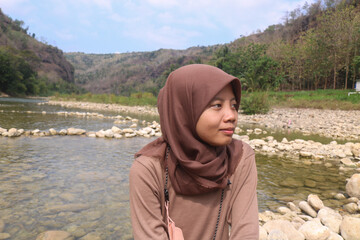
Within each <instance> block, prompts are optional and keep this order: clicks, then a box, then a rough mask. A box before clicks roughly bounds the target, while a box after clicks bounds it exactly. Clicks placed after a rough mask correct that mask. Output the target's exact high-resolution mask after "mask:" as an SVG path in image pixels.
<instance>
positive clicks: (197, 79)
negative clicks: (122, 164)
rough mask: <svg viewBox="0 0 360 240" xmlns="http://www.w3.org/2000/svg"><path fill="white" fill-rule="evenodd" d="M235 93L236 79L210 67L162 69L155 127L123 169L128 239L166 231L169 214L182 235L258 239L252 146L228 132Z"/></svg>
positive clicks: (238, 88) (233, 115) (237, 93)
mask: <svg viewBox="0 0 360 240" xmlns="http://www.w3.org/2000/svg"><path fill="white" fill-rule="evenodd" d="M240 95H241V86H240V81H239V79H237V78H235V77H233V76H231V75H229V74H227V73H225V72H223V71H222V70H220V69H218V68H216V67H212V66H208V65H203V64H194V65H187V66H185V67H181V68H179V69H177V70H175V71H174V72H172V73H171V74H170V75H169V77H168V79H167V82H166V84H165V86H164V88H162V89H161V91H160V93H159V96H158V110H159V115H160V124H161V131H162V134H163V135H162V137H160V138H158V139H156V140H155V141H153V142H151V143H149V144H148V145H146V146H145V147H144V148H142V149H141V150H140V151H139V152H138V153H137V154H135V161H134V162H133V165H132V167H131V170H130V206H131V220H132V226H133V234H134V239H169V232H170V235H171V231H170V229H168V223H169V221H170V223H171V221H172V220H173V222H174V223H176V227H179V228H180V229H181V230H182V232H183V236H184V239H185V240H192V239H194V240H201V239H206V240H208V239H221V240H223V239H241V240H245V239H256V240H257V239H258V231H259V224H258V208H257V196H256V184H257V172H256V165H255V157H254V152H253V150H252V149H251V147H250V146H249V145H247V144H245V143H243V142H241V141H238V140H235V139H233V138H232V134H233V132H234V129H235V127H236V125H237V119H238V109H239V104H240ZM164 189H166V190H165V191H164ZM164 192H166V194H165V193H164ZM165 195H168V197H169V201H166V200H167V199H166V196H165ZM165 203H166V204H165ZM167 206H168V211H167V208H166V207H167ZM167 213H168V215H169V217H170V218H171V219H169V220H168V215H167ZM230 227H231V229H230ZM229 232H230V233H229ZM170 239H171V238H170Z"/></svg>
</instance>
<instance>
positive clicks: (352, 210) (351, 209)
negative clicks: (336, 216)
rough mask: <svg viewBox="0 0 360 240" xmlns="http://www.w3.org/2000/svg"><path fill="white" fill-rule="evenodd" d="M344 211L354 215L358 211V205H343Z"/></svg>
mask: <svg viewBox="0 0 360 240" xmlns="http://www.w3.org/2000/svg"><path fill="white" fill-rule="evenodd" d="M344 209H345V211H347V212H349V213H356V212H357V211H358V210H359V208H358V205H357V204H356V203H348V204H345V205H344Z"/></svg>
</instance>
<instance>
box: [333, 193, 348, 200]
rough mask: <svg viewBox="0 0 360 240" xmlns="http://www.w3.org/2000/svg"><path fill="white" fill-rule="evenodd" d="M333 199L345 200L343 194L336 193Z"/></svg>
mask: <svg viewBox="0 0 360 240" xmlns="http://www.w3.org/2000/svg"><path fill="white" fill-rule="evenodd" d="M334 198H335V199H337V200H343V199H345V198H346V197H345V196H344V194H342V193H337V194H336V195H335V196H334Z"/></svg>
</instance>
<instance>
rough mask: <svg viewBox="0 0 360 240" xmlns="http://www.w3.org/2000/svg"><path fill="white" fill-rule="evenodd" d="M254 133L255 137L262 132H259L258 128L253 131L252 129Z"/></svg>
mask: <svg viewBox="0 0 360 240" xmlns="http://www.w3.org/2000/svg"><path fill="white" fill-rule="evenodd" d="M254 133H255V134H256V135H259V134H261V133H262V130H261V129H260V128H255V129H254Z"/></svg>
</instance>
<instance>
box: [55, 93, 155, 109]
mask: <svg viewBox="0 0 360 240" xmlns="http://www.w3.org/2000/svg"><path fill="white" fill-rule="evenodd" d="M51 99H52V100H60V101H79V102H94V103H113V104H120V105H126V106H155V105H156V103H157V99H156V97H155V96H154V95H153V94H151V93H146V92H145V93H133V94H131V95H130V97H125V96H117V95H115V94H92V93H86V94H55V96H53V97H51Z"/></svg>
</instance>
